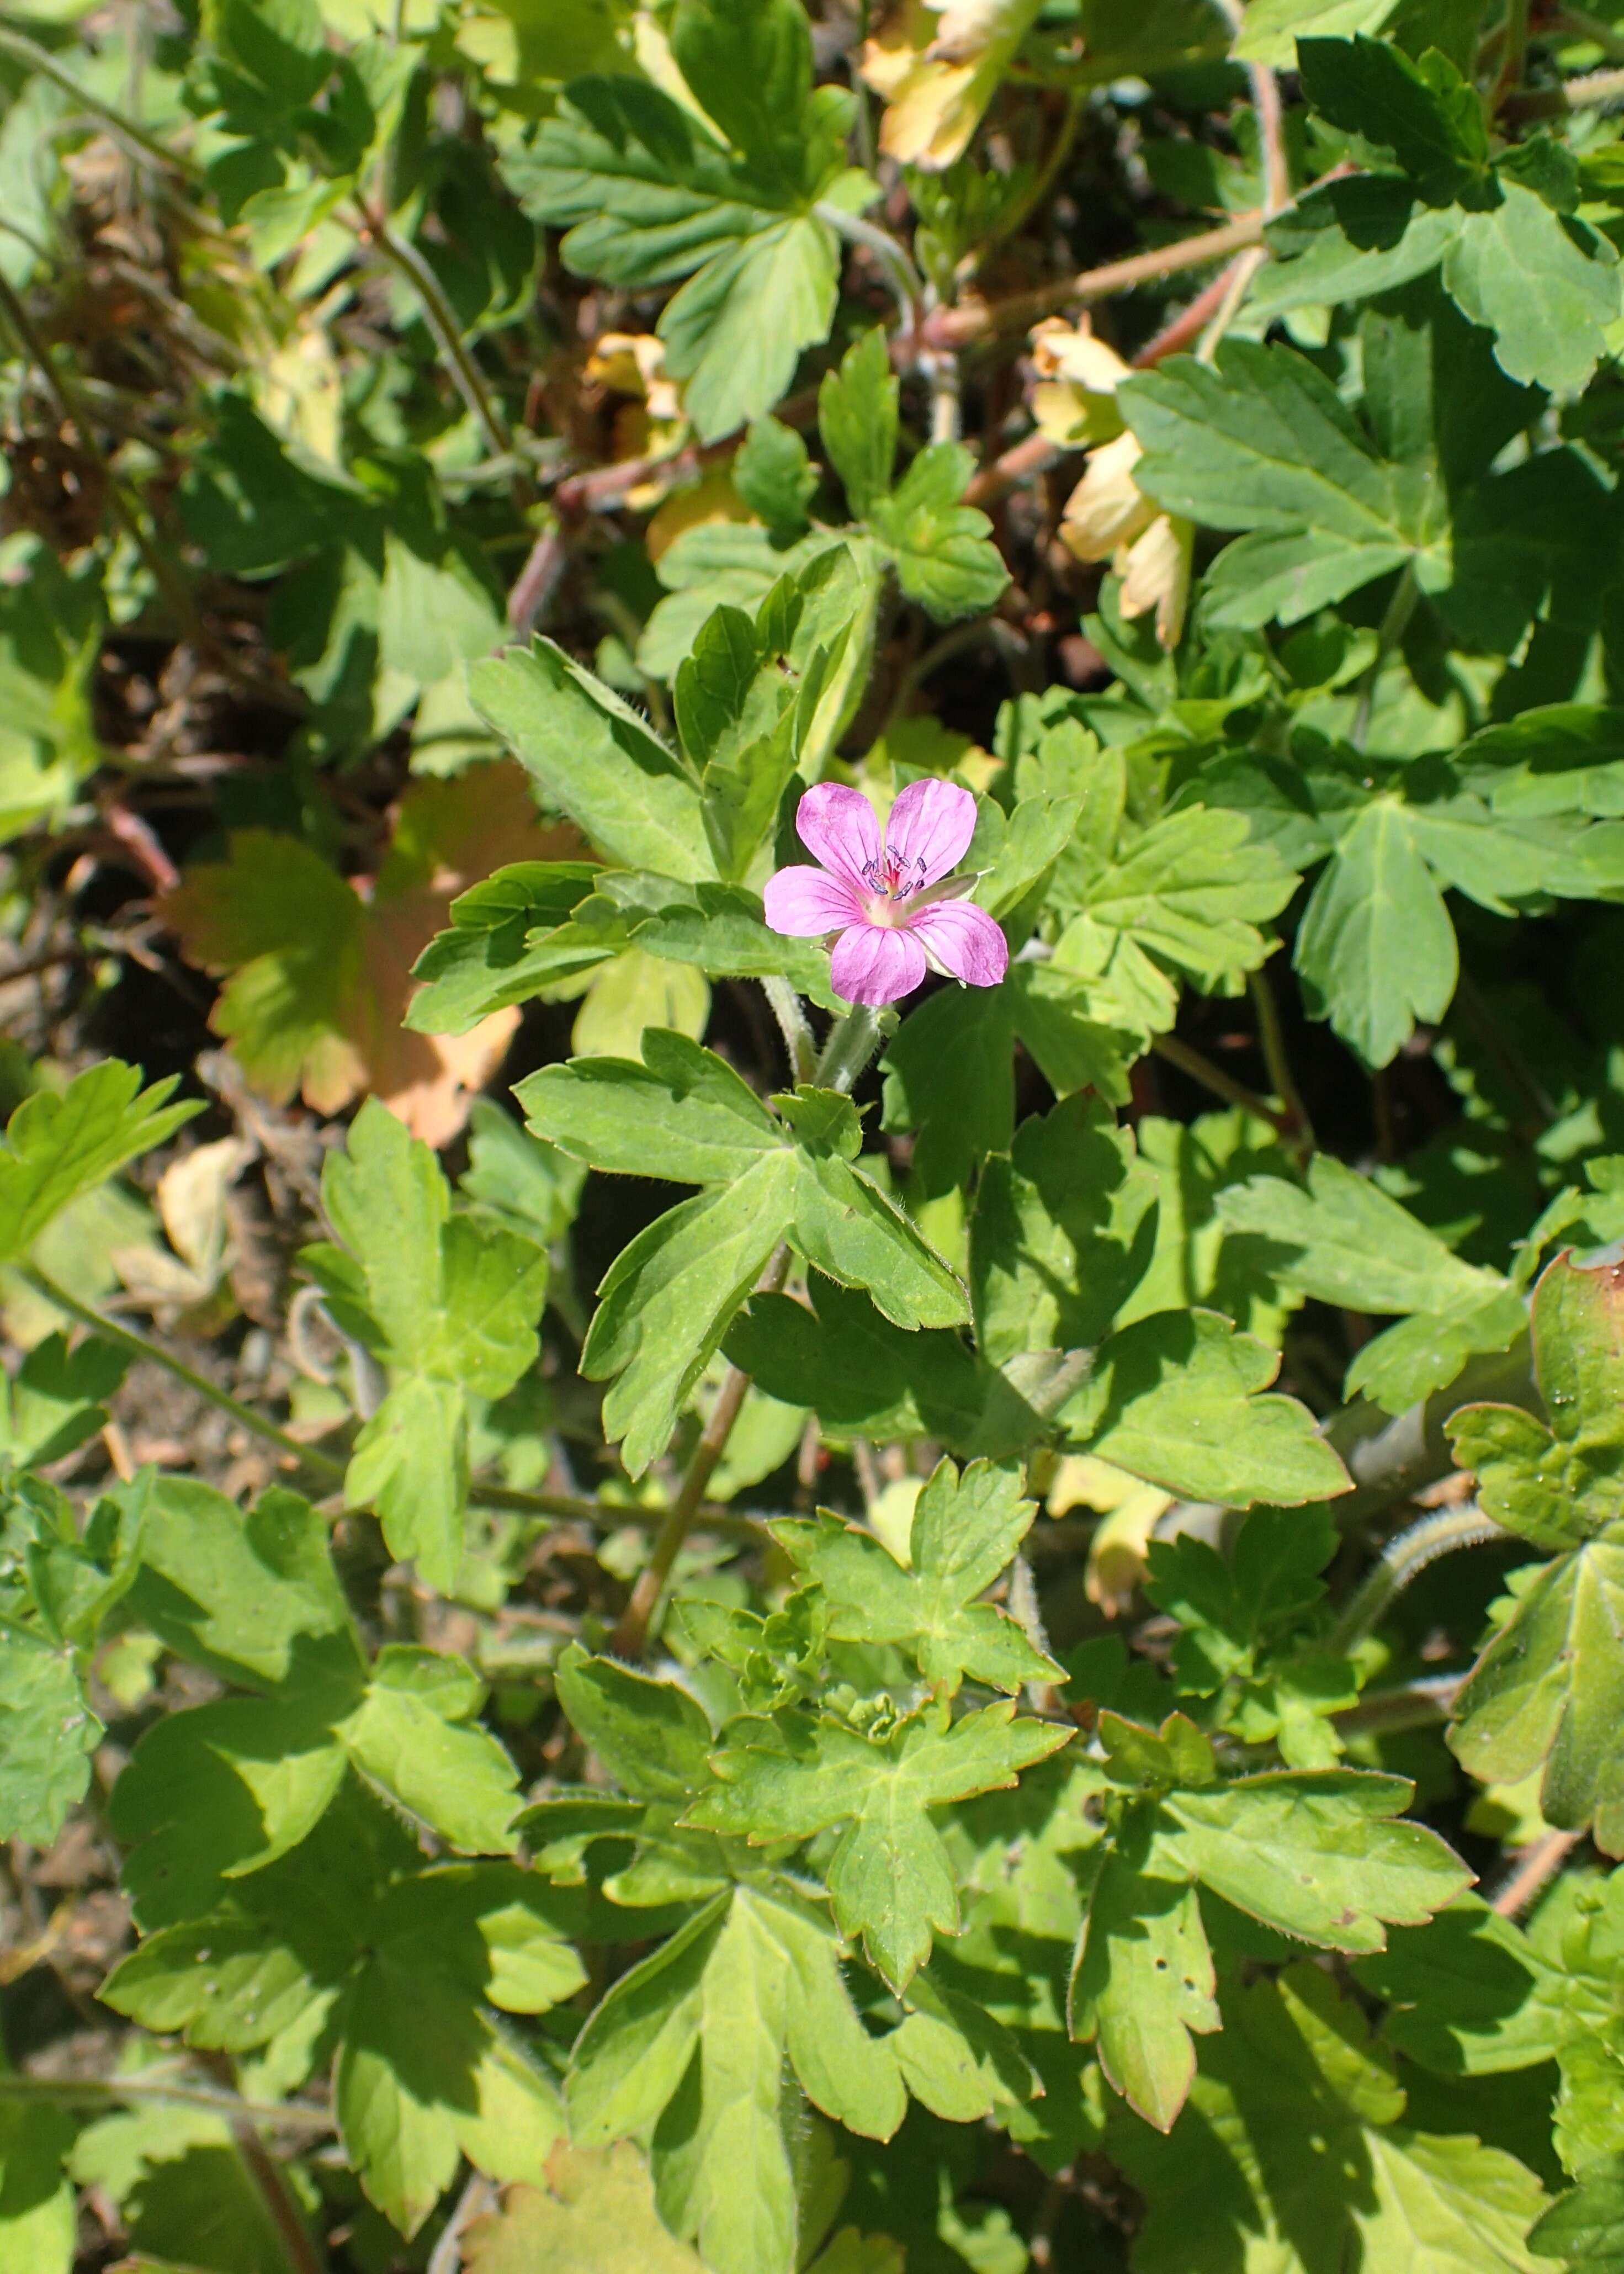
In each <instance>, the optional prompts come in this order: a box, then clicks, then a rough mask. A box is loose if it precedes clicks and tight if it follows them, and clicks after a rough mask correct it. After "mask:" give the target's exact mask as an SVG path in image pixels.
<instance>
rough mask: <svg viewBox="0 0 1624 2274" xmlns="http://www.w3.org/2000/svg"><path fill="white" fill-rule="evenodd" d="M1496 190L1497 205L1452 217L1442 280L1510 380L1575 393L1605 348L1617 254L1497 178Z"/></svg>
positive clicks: (1614, 300) (1616, 303)
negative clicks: (1481, 328)
mask: <svg viewBox="0 0 1624 2274" xmlns="http://www.w3.org/2000/svg"><path fill="white" fill-rule="evenodd" d="M1499 189H1500V199H1499V202H1498V203H1497V204H1495V205H1493V206H1491V207H1488V208H1486V209H1485V210H1483V211H1477V212H1472V213H1469V214H1467V215H1464V216H1463V217H1462V223H1461V230H1460V234H1459V236H1458V237H1456V239H1455V243H1454V244H1453V245H1451V246H1450V247H1449V249H1448V251H1447V252H1446V254H1445V255H1444V282H1445V284H1446V286H1447V288H1448V290H1449V291H1450V293H1451V294H1452V295H1453V297H1455V299H1456V300H1457V301H1458V302H1459V303H1460V305H1461V308H1462V312H1464V313H1465V314H1466V315H1467V316H1469V317H1470V319H1471V320H1472V322H1473V323H1475V324H1483V325H1486V326H1487V328H1489V329H1490V330H1491V331H1492V333H1493V334H1494V354H1495V358H1496V360H1497V361H1498V362H1499V364H1500V368H1501V369H1502V370H1503V371H1505V372H1507V373H1508V374H1509V375H1510V377H1511V378H1513V379H1517V380H1524V381H1525V382H1527V383H1528V384H1530V385H1531V386H1535V387H1544V388H1550V389H1551V390H1552V392H1553V393H1554V394H1560V395H1576V394H1578V393H1579V392H1580V390H1581V389H1582V388H1583V387H1584V386H1585V385H1586V384H1587V383H1588V381H1589V380H1590V374H1591V373H1592V372H1593V371H1594V370H1595V368H1596V366H1597V365H1598V362H1599V361H1600V360H1601V358H1603V357H1604V356H1605V354H1606V353H1607V351H1608V348H1607V340H1608V327H1609V326H1610V325H1611V324H1613V322H1615V321H1616V320H1617V318H1618V314H1619V307H1620V296H1619V271H1618V256H1617V254H1616V253H1615V252H1613V248H1612V246H1611V245H1610V244H1609V243H1608V241H1607V240H1606V239H1605V237H1598V236H1597V235H1596V234H1595V232H1594V231H1592V230H1588V229H1587V228H1586V227H1585V226H1584V224H1583V222H1574V221H1569V220H1568V218H1567V217H1566V216H1565V215H1561V214H1557V213H1553V212H1552V210H1551V208H1550V207H1549V206H1548V205H1547V204H1546V203H1545V200H1544V199H1543V198H1542V197H1540V196H1538V194H1537V193H1536V192H1534V191H1533V190H1531V189H1529V188H1528V187H1527V186H1526V185H1525V184H1523V183H1522V182H1518V181H1515V180H1512V179H1510V178H1508V177H1507V175H1506V174H1505V173H1504V172H1502V173H1501V174H1500V177H1499Z"/></svg>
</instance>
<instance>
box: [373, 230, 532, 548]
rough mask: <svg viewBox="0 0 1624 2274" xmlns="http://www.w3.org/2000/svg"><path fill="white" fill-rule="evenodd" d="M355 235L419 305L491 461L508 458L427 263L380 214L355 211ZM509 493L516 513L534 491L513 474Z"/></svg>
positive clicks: (481, 383) (488, 396)
mask: <svg viewBox="0 0 1624 2274" xmlns="http://www.w3.org/2000/svg"><path fill="white" fill-rule="evenodd" d="M357 233H358V235H359V236H360V237H361V240H362V242H363V243H364V244H366V245H373V246H375V247H376V249H377V251H378V252H380V253H381V254H382V256H383V258H384V259H385V260H387V262H388V263H389V265H390V266H391V267H393V268H395V269H397V270H398V271H399V273H400V274H401V275H402V276H403V277H404V278H405V279H406V281H407V282H408V283H409V284H410V286H411V288H412V290H414V291H415V292H416V294H417V297H418V298H419V299H420V300H421V301H422V303H423V312H424V317H425V320H426V322H427V324H428V328H429V329H430V331H431V332H432V334H433V335H434V343H435V345H436V346H437V347H438V348H439V350H440V354H441V355H442V357H443V358H445V362H446V365H447V369H448V370H449V372H450V373H451V376H452V378H453V379H454V380H455V381H456V386H457V392H458V393H459V394H460V395H462V400H463V402H464V403H466V404H467V405H468V408H469V409H470V410H471V411H472V413H473V415H474V418H476V420H477V422H478V425H479V428H480V431H481V433H483V434H484V436H485V443H486V446H487V448H489V449H490V450H491V452H492V455H493V456H496V457H499V458H510V457H512V456H513V455H514V440H513V434H512V432H511V430H510V429H509V427H508V421H507V420H506V418H504V417H503V416H502V412H501V408H500V404H499V403H497V401H496V398H495V396H494V395H492V393H491V390H490V388H488V387H487V386H486V384H485V373H483V372H482V371H481V370H480V368H479V366H478V365H477V363H476V362H475V360H474V358H473V357H472V356H471V355H470V353H469V350H468V345H467V343H466V342H465V341H464V339H463V337H462V327H461V325H460V324H459V323H458V322H457V320H456V316H455V312H454V311H453V309H452V306H451V304H450V302H449V301H448V300H447V298H446V296H445V294H444V293H443V292H442V291H441V290H440V279H439V278H438V277H437V276H436V275H435V274H434V272H433V270H432V268H431V267H429V264H428V262H427V261H426V260H425V259H424V258H423V255H422V254H421V253H420V252H418V250H417V246H416V245H413V244H412V243H410V240H409V239H408V238H406V237H397V236H396V235H395V231H394V230H392V229H391V228H390V226H389V224H388V222H387V221H386V220H385V219H384V217H383V215H381V214H372V213H369V212H368V211H367V210H366V208H365V207H362V208H361V220H360V223H359V226H358V231H357ZM513 489H514V498H515V503H516V504H518V505H519V507H520V509H521V511H523V509H524V508H527V507H529V506H530V505H531V504H532V503H533V502H534V500H535V490H534V487H533V486H532V485H531V482H530V477H529V475H528V474H515V477H514V482H513Z"/></svg>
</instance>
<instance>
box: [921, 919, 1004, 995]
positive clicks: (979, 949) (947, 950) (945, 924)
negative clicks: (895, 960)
mask: <svg viewBox="0 0 1624 2274" xmlns="http://www.w3.org/2000/svg"><path fill="white" fill-rule="evenodd" d="M908 929H909V930H910V931H912V932H914V933H916V934H917V936H918V937H920V938H921V940H923V942H924V944H925V945H926V946H927V947H928V948H929V951H930V953H931V954H932V955H933V956H934V957H935V958H936V961H937V962H938V963H939V964H940V965H941V967H942V968H943V970H944V971H945V972H948V973H951V975H952V977H953V978H955V979H962V980H964V981H965V983H966V985H968V986H971V987H996V985H997V983H998V982H999V981H1000V980H1001V979H1002V978H1003V976H1004V973H1005V972H1006V971H1007V970H1008V969H1009V968H1010V950H1009V944H1008V942H1007V941H1006V940H1005V938H1004V934H1003V933H1002V931H1000V930H999V929H998V927H997V925H996V923H995V922H993V920H992V918H991V917H990V916H989V915H988V913H987V911H986V909H985V908H978V907H976V905H975V903H974V900H937V901H936V902H935V903H934V905H933V906H931V907H925V908H919V909H917V910H916V911H915V912H914V915H911V916H910V917H909V918H908Z"/></svg>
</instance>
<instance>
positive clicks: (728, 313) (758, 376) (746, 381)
mask: <svg viewBox="0 0 1624 2274" xmlns="http://www.w3.org/2000/svg"><path fill="white" fill-rule="evenodd" d="M837 247H838V239H837V237H836V236H835V233H834V231H833V230H831V228H830V226H829V224H828V223H827V222H825V221H823V220H821V219H818V218H815V217H814V216H813V215H809V214H807V215H796V216H794V217H793V218H790V219H786V220H783V221H775V222H771V223H770V224H769V225H768V226H767V227H766V228H765V229H762V230H756V231H755V232H754V233H753V234H752V235H751V236H749V237H747V238H744V239H743V240H741V243H740V244H739V245H736V246H735V247H733V249H732V250H730V251H728V252H723V253H720V254H718V256H717V258H716V259H715V260H711V261H708V262H707V263H706V265H705V267H703V268H702V269H701V270H700V272H699V274H698V275H696V276H694V277H691V278H690V279H689V280H688V282H687V283H686V284H685V285H684V286H683V287H682V289H681V290H680V292H678V293H677V294H676V296H675V297H674V298H673V299H671V300H669V301H668V302H667V303H666V305H665V311H664V312H663V313H662V315H661V317H660V320H659V332H660V337H661V338H662V339H663V340H664V341H665V364H666V368H667V369H668V370H669V372H670V373H671V375H672V377H673V379H677V380H686V381H687V385H686V387H685V388H684V389H683V401H684V403H685V405H686V407H687V410H688V416H689V418H691V419H692V420H693V422H694V425H695V427H696V428H697V429H698V431H699V433H701V434H702V435H703V436H704V437H705V438H706V440H715V439H716V438H717V437H718V435H722V434H730V433H733V430H734V429H735V427H739V426H742V425H744V424H745V423H746V421H747V420H748V419H751V418H759V417H760V416H761V414H762V412H763V410H770V409H771V406H772V404H773V403H777V402H778V400H779V398H780V397H781V396H782V395H785V394H786V393H787V392H788V389H789V385H790V381H791V380H793V377H794V375H795V365H796V364H797V362H798V361H799V359H800V357H801V350H803V349H804V348H808V347H816V345H817V344H818V343H819V342H820V341H823V340H826V339H827V338H828V337H829V332H830V327H831V324H832V323H833V320H834V312H835V298H836V290H837V286H838V280H839V259H838V250H837Z"/></svg>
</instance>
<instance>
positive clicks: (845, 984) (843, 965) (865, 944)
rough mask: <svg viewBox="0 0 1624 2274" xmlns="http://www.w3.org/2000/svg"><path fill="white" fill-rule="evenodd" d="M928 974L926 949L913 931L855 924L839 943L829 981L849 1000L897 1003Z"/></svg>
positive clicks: (911, 991) (842, 935)
mask: <svg viewBox="0 0 1624 2274" xmlns="http://www.w3.org/2000/svg"><path fill="white" fill-rule="evenodd" d="M924 976H925V951H924V949H923V948H922V947H921V945H920V944H919V942H918V941H917V940H916V939H915V938H914V935H913V933H912V932H906V931H894V930H891V929H890V928H889V927H888V926H887V925H884V924H867V923H865V924H853V926H852V929H851V930H850V931H843V932H842V933H841V935H840V937H839V938H838V940H836V942H835V952H834V953H833V955H832V956H831V958H830V960H829V981H830V984H831V986H832V987H833V989H834V990H835V993H836V994H837V995H838V996H839V997H840V998H842V999H843V1000H844V1001H845V1002H847V1003H894V1002H896V1000H897V999H898V997H899V996H902V995H911V994H912V993H913V992H914V989H915V988H916V987H917V986H918V985H919V984H920V983H921V980H922V979H923V978H924Z"/></svg>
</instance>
